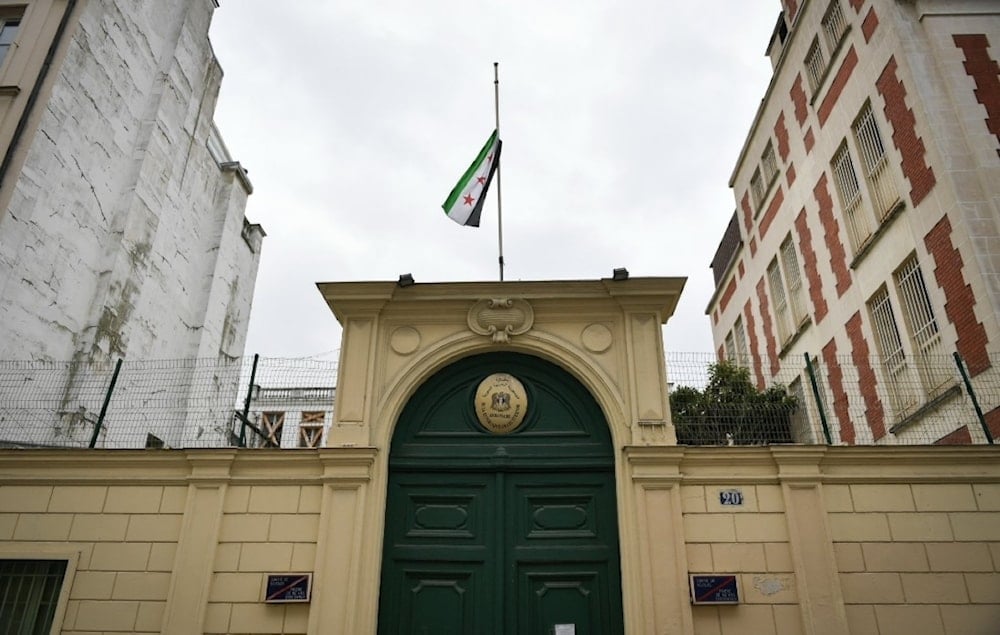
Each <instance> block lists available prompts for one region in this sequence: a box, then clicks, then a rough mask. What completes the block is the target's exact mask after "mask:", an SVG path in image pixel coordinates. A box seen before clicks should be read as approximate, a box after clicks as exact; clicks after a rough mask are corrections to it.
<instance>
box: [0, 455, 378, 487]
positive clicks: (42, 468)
mask: <svg viewBox="0 0 1000 635" xmlns="http://www.w3.org/2000/svg"><path fill="white" fill-rule="evenodd" d="M376 455H377V450H376V449H375V448H365V447H352V448H319V449H295V450H291V449H289V450H237V449H235V448H233V449H204V450H203V449H192V450H83V449H80V450H0V485H5V484H15V483H16V484H35V485H67V484H69V485H83V484H86V485H105V484H106V485H115V484H122V483H123V482H128V483H142V484H145V485H184V484H187V483H190V482H213V483H223V482H225V483H231V484H240V485H249V484H266V483H299V484H308V483H322V482H332V481H341V480H348V481H351V482H362V481H367V480H368V479H369V478H370V472H371V469H372V465H373V464H374V461H375V457H376Z"/></svg>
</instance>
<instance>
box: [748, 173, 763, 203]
mask: <svg viewBox="0 0 1000 635" xmlns="http://www.w3.org/2000/svg"><path fill="white" fill-rule="evenodd" d="M750 196H751V198H753V208H754V209H755V210H759V209H760V205H761V203H763V202H764V182H763V181H762V180H761V178H760V168H757V169H756V170H754V173H753V176H752V177H750Z"/></svg>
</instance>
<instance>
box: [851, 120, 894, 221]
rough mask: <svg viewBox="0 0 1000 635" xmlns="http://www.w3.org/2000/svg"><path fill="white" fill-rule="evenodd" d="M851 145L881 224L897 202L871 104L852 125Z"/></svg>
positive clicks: (884, 148)
mask: <svg viewBox="0 0 1000 635" xmlns="http://www.w3.org/2000/svg"><path fill="white" fill-rule="evenodd" d="M851 131H852V132H853V134H854V143H855V145H856V146H857V148H858V156H860V157H861V168H862V173H863V174H864V177H865V182H866V183H867V185H868V194H869V200H870V202H871V208H872V209H871V211H872V212H873V214H874V216H875V219H876V221H877V222H879V223H881V222H882V221H883V220H885V218H886V217H887V216H888V215H889V213H890V212H891V211H892V210H893V209H894V208H895V207H896V205H897V204H898V203H899V201H900V198H899V190H898V188H897V187H896V179H895V178H894V177H893V174H892V172H891V171H890V170H889V158H888V156H887V152H886V146H885V141H884V138H883V136H882V131H881V130H880V129H879V125H878V120H877V119H876V118H875V112H874V111H873V110H872V104H871V101H867V102H865V105H864V106H862V108H861V112H859V113H858V116H857V117H856V118H855V119H854V123H853V124H852V125H851Z"/></svg>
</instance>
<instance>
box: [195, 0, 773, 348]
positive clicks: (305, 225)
mask: <svg viewBox="0 0 1000 635" xmlns="http://www.w3.org/2000/svg"><path fill="white" fill-rule="evenodd" d="M779 8H780V6H779V3H778V0H750V1H747V0H726V1H723V2H711V3H709V2H676V1H675V2H665V1H664V0H655V1H654V0H649V1H647V0H641V1H638V0H630V1H621V0H619V1H617V2H611V1H610V0H609V1H587V0H584V1H580V0H576V1H574V2H569V1H564V0H553V1H544V2H540V1H538V0H531V1H525V0H505V1H503V2H500V1H493V2H486V1H477V0H471V1H470V0H465V1H464V2H452V1H450V0H448V1H444V0H441V1H436V0H426V1H424V2H413V0H389V1H382V0H336V1H333V2H330V1H321V0H314V1H305V0H300V1H297V2H287V3H282V5H281V8H280V10H277V8H276V7H275V5H274V2H273V0H267V1H265V0H227V1H225V2H223V3H222V6H221V8H219V9H217V10H216V13H215V17H214V22H213V25H212V30H211V39H212V45H213V47H214V49H215V53H216V55H217V57H218V58H219V61H220V63H221V64H222V68H223V69H224V71H225V77H224V79H223V82H222V92H221V95H220V98H219V103H218V106H217V109H216V114H215V119H216V123H217V124H218V126H219V129H220V131H221V132H222V135H223V138H224V139H225V141H226V144H227V145H228V146H229V149H230V152H231V153H232V155H233V157H234V158H235V159H236V160H239V161H241V162H242V163H243V165H244V167H246V168H247V169H248V170H249V172H250V174H249V175H250V179H251V181H252V182H253V185H254V193H253V195H252V196H251V197H250V201H249V203H248V205H247V209H246V215H247V218H248V219H249V220H250V221H251V222H254V223H260V224H261V225H262V226H263V228H264V230H265V231H266V232H267V238H265V239H264V247H263V253H262V256H261V262H260V271H259V273H258V276H257V286H256V293H255V295H254V303H253V310H252V313H251V319H250V329H249V334H248V341H247V349H246V351H247V354H248V355H249V354H253V353H260V354H261V355H263V356H269V357H321V358H324V359H334V357H333V353H332V352H333V351H336V350H337V349H338V348H339V346H340V327H339V325H338V324H337V322H336V319H335V318H334V317H333V315H332V314H331V313H330V311H329V309H328V308H327V307H326V304H325V303H324V301H323V299H322V297H321V296H320V294H319V292H318V291H317V289H316V287H315V283H316V282H318V281H352V280H395V279H396V278H398V276H399V274H401V273H405V272H411V273H412V274H413V276H414V278H415V279H416V280H417V282H442V281H479V280H497V279H498V268H497V210H496V200H495V195H494V192H493V191H491V192H490V197H489V199H490V200H489V201H488V202H487V204H486V207H485V208H484V210H483V221H482V226H481V227H480V228H478V229H476V228H471V227H462V226H459V225H457V224H455V223H454V222H452V221H451V220H449V219H448V218H447V217H446V216H445V215H444V212H443V211H442V210H441V203H442V202H443V201H444V199H445V198H446V197H447V195H448V193H449V191H450V190H451V188H452V187H453V186H454V185H455V182H456V181H457V180H458V178H459V177H460V176H461V174H462V172H463V171H464V170H465V169H466V167H468V165H469V163H470V162H471V161H472V159H473V158H474V157H475V154H476V153H477V152H478V150H479V148H480V147H481V146H482V144H483V143H484V142H485V141H486V138H487V137H488V136H489V134H490V133H491V131H492V130H493V127H494V111H493V62H494V61H496V62H499V63H500V127H501V138H502V139H503V143H504V146H503V158H502V163H501V166H502V167H501V170H502V185H503V228H504V237H503V239H504V260H505V262H506V268H505V275H504V277H505V279H507V280H559V279H597V278H602V277H609V276H610V275H611V271H612V269H614V268H616V267H626V268H628V270H629V272H630V273H631V275H632V276H633V277H635V276H685V277H687V278H688V281H687V286H686V288H685V290H684V294H683V295H682V297H681V300H680V304H679V306H678V308H677V312H676V313H675V315H674V317H673V318H672V320H671V321H670V323H669V324H668V325H667V327H666V328H665V331H664V336H665V341H666V347H667V349H668V350H670V351H678V352H709V351H711V350H712V337H711V330H710V326H709V319H708V317H707V316H705V314H704V313H705V306H706V305H707V303H708V300H709V298H710V296H711V294H712V291H713V282H712V275H711V270H710V269H709V263H710V261H711V259H712V256H713V254H714V252H715V248H716V247H717V245H718V242H719V239H720V238H721V236H722V232H723V230H724V229H725V227H726V224H727V223H728V221H729V218H730V216H731V215H732V213H733V210H734V208H735V204H734V200H733V195H732V192H731V190H730V189H729V187H728V181H729V175H730V173H731V172H732V169H733V166H734V164H735V162H736V158H737V155H738V153H739V150H740V148H741V146H742V144H743V140H744V138H745V136H746V133H747V130H748V128H749V125H750V123H751V121H752V119H753V116H754V113H755V111H756V108H757V105H758V104H759V102H760V99H761V97H763V95H764V90H765V88H766V86H767V82H768V80H769V78H770V68H771V67H770V63H769V62H768V60H767V58H766V57H765V55H764V50H765V47H766V45H767V40H768V38H769V36H770V34H771V29H772V27H773V25H774V21H775V19H776V18H777V15H778V11H779ZM493 187H494V188H495V187H496V182H494V184H493Z"/></svg>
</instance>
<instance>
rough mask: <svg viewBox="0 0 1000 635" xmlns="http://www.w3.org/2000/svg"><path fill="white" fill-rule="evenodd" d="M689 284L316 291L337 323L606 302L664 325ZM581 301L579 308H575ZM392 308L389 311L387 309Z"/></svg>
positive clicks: (366, 285) (375, 286)
mask: <svg viewBox="0 0 1000 635" xmlns="http://www.w3.org/2000/svg"><path fill="white" fill-rule="evenodd" d="M686 280H687V279H686V278H666V277H655V278H630V279H628V280H621V281H615V280H611V279H610V278H605V279H601V280H544V281H526V282H522V281H518V282H433V283H417V284H414V285H411V286H408V287H401V286H399V285H398V284H397V283H396V282H388V281H374V282H320V283H317V285H316V286H317V287H318V288H319V290H320V293H322V294H323V298H324V299H325V300H326V302H327V304H328V305H329V306H330V309H331V310H332V311H333V313H334V315H335V316H336V317H337V320H338V321H340V322H341V323H343V322H344V320H345V319H347V318H348V317H351V316H354V315H357V314H359V313H361V314H373V313H378V312H381V311H382V310H383V309H385V312H386V313H387V314H392V315H394V316H404V315H409V314H413V315H421V314H425V313H426V311H425V310H423V307H425V306H427V305H429V304H433V305H434V307H435V308H436V311H435V312H436V313H437V314H438V318H437V319H438V320H440V314H441V313H442V311H441V303H452V304H453V306H454V307H455V309H456V310H461V311H462V316H461V317H462V318H463V319H464V317H465V314H464V312H465V311H467V310H468V307H469V306H470V305H471V304H473V303H475V302H478V301H480V300H483V299H489V298H519V299H523V300H526V301H528V302H531V303H532V305H536V304H537V306H546V307H547V306H550V305H551V306H552V307H556V308H557V310H559V309H565V310H567V311H569V310H570V309H571V308H572V307H574V306H581V307H583V306H585V307H587V310H588V311H594V310H595V307H597V306H598V305H599V302H598V303H597V304H595V302H596V301H599V300H601V299H605V300H607V301H608V305H607V306H608V307H609V308H610V307H616V306H617V307H621V308H623V309H626V310H630V311H634V310H644V311H650V312H656V313H659V314H660V317H661V319H662V320H666V319H667V318H669V317H670V316H671V315H673V312H674V309H675V307H676V306H677V300H678V298H679V297H680V293H681V291H682V290H683V288H684V283H685V282H686ZM574 300H579V301H580V303H577V302H574ZM387 305H389V306H387Z"/></svg>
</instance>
